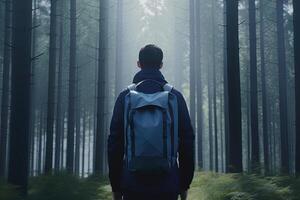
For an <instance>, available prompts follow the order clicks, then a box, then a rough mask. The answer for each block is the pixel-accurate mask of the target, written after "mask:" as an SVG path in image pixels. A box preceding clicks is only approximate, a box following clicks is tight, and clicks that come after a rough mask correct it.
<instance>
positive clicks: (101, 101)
mask: <svg viewBox="0 0 300 200" xmlns="http://www.w3.org/2000/svg"><path fill="white" fill-rule="evenodd" d="M99 2H100V15H99V52H98V53H99V55H98V95H97V98H98V99H97V130H96V142H95V145H96V146H95V173H96V174H98V175H103V173H104V144H105V143H104V139H105V137H104V131H105V124H104V123H105V87H106V83H105V74H106V66H105V51H106V40H107V38H106V37H107V27H106V26H107V12H106V10H107V7H108V6H107V5H108V2H107V0H100V1H99Z"/></svg>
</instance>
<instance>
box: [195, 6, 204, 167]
mask: <svg viewBox="0 0 300 200" xmlns="http://www.w3.org/2000/svg"><path fill="white" fill-rule="evenodd" d="M195 7H196V11H195V15H196V16H195V17H196V22H197V23H196V25H195V29H196V30H195V32H196V34H195V38H194V39H195V41H194V42H195V44H194V45H195V49H194V51H195V53H193V54H194V56H195V54H196V55H197V57H196V56H195V57H194V62H195V64H194V68H195V73H196V74H197V75H196V77H197V79H196V85H197V87H196V88H197V95H196V96H197V146H198V167H199V168H200V169H202V168H203V152H202V151H203V150H202V148H203V147H202V139H203V135H202V134H203V131H202V130H203V108H202V104H203V96H202V75H201V27H200V24H201V23H200V19H201V17H200V2H199V1H197V2H196V3H195ZM196 66H197V68H196ZM193 76H195V75H193ZM194 84H195V83H194ZM196 88H194V89H195V90H196Z"/></svg>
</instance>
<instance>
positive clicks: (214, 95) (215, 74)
mask: <svg viewBox="0 0 300 200" xmlns="http://www.w3.org/2000/svg"><path fill="white" fill-rule="evenodd" d="M215 12H216V2H215V0H213V1H212V37H213V38H212V40H213V41H212V57H213V61H212V64H213V73H212V76H213V77H212V79H213V111H214V113H213V117H214V142H215V144H214V147H215V171H216V172H218V170H219V156H218V118H217V78H216V77H217V71H216V54H217V52H216V27H215V26H216V18H215Z"/></svg>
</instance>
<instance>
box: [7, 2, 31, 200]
mask: <svg viewBox="0 0 300 200" xmlns="http://www.w3.org/2000/svg"><path fill="white" fill-rule="evenodd" d="M12 2H13V4H12V5H13V32H12V41H13V45H12V46H13V49H12V75H11V83H12V85H11V116H10V140H9V141H10V143H9V144H10V145H9V152H10V158H9V168H8V182H9V183H10V184H13V185H17V186H19V189H20V192H21V194H22V195H24V196H25V195H26V194H27V185H28V167H29V162H28V159H29V119H30V77H31V30H32V27H31V25H32V24H31V23H32V1H31V0H22V1H19V0H13V1H12Z"/></svg>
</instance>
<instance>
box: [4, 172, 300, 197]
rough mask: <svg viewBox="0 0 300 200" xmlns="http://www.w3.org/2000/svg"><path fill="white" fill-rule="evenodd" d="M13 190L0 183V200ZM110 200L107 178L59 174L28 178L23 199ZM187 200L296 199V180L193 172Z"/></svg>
mask: <svg viewBox="0 0 300 200" xmlns="http://www.w3.org/2000/svg"><path fill="white" fill-rule="evenodd" d="M19 199H20V198H18V196H17V192H16V188H14V187H12V186H9V185H6V184H4V183H3V182H0V200H19ZM69 199H70V200H71V199H72V200H110V199H112V197H111V189H110V186H109V182H108V180H107V178H97V177H89V178H84V179H82V178H78V177H75V176H71V175H68V174H67V173H61V174H58V175H52V176H39V177H35V178H31V179H30V184H29V192H28V197H27V198H26V200H69ZM188 199H189V200H300V179H299V178H293V177H284V176H270V177H264V176H259V175H249V174H244V175H241V174H216V173H211V172H197V173H196V174H195V178H194V181H193V184H192V185H191V189H190V191H189V198H188Z"/></svg>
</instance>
